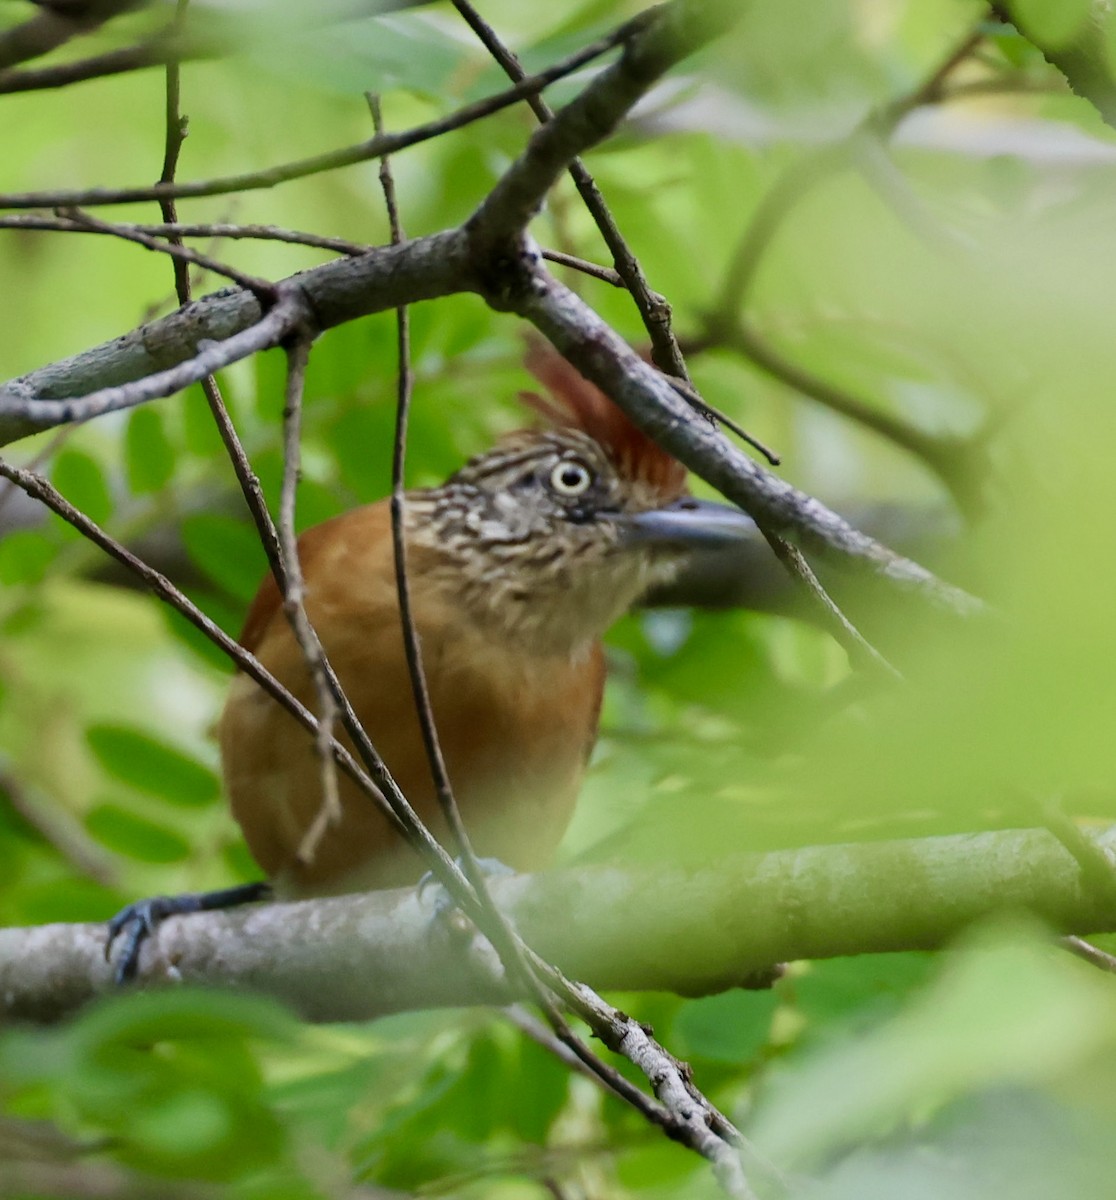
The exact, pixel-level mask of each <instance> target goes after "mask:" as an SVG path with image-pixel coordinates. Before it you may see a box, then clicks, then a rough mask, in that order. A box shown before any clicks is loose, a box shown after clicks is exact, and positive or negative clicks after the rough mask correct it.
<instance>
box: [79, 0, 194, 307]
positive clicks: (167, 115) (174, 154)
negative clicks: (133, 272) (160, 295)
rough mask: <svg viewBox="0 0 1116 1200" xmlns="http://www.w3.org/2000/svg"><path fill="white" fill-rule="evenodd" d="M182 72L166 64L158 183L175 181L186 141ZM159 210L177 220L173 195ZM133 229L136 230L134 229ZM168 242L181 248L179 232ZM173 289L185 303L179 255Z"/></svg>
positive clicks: (179, 11) (181, 13) (182, 8)
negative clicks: (161, 152)
mask: <svg viewBox="0 0 1116 1200" xmlns="http://www.w3.org/2000/svg"><path fill="white" fill-rule="evenodd" d="M189 3H190V0H178V3H177V4H176V5H175V10H174V27H175V28H177V29H181V27H182V23H183V21H184V20H185V17H186V9H187V6H188V5H189ZM181 94H182V91H181V72H180V71H179V67H178V63H177V62H172V63H168V64H167V72H166V102H165V105H164V109H163V119H164V125H165V129H164V134H163V170H162V171H161V172H160V174H159V182H160V183H174V177H175V172H176V171H177V170H178V156H179V154H180V153H181V152H182V143H183V142H184V141H185V140H186V129H187V124H188V122H187V120H186V118H185V117H184V116H183V115H182V112H181V109H180V107H179V102H180V99H181ZM159 211H160V212H161V213H162V214H163V220H164V221H166V222H168V223H170V224H173V223H174V222H175V221H177V220H178V212H177V209H176V207H175V203H174V197H173V196H163V197H161V198H160V200H159ZM82 216H83V218H84V219H83V220H80V221H79V223H80V224H84V225H85V226H86V227H87V228H89V227H91V226H92V227H97V226H99V224H100V223H99V222H94V221H93V220H92V218H90V217H88V216H85V214H82ZM132 232H139V231H137V230H133V231H132ZM168 241H169V242H170V244H171V245H172V246H177V247H178V248H179V249H182V238H181V236H180V235H178V234H171V235H170V236H169V238H168ZM173 263H174V290H175V293H176V294H177V296H178V303H179V304H188V303H189V300H190V264H189V263H188V262H186V261H185V260H184V259H182V258H181V257H179V256H177V255H176V256H174V258H173Z"/></svg>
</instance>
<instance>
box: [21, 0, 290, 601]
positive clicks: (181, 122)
mask: <svg viewBox="0 0 1116 1200" xmlns="http://www.w3.org/2000/svg"><path fill="white" fill-rule="evenodd" d="M188 3H189V0H178V9H177V12H176V20H178V21H180V22H181V21H182V20H183V18H184V16H185V12H186V6H187V4H188ZM165 119H166V133H165V139H164V153H163V170H162V174H161V175H160V177H159V179H160V182H162V183H173V182H174V178H175V172H176V170H177V168H178V158H179V154H180V152H181V150H182V143H183V142H184V141H185V139H186V130H187V126H188V122H187V119H186V117H185V116H183V115H182V112H181V111H180V89H179V70H178V65H177V63H175V64H172V65H170V66H168V67H167V80H166V107H165ZM159 209H160V211H161V212H162V215H163V221H164V224H163V225H161V226H158V225H156V226H151V227H143V226H131V227H129V226H119V225H118V226H114V227H112V228H110V229H108V230H107V231H105V230H102V229H101V228H100V223H98V225H97V226H95V227H93V231H94V232H109V233H113V234H115V233H116V232H117V231H118V230H120V229H126V228H131V229H132V231H133V232H136V233H142V234H146V235H149V236H164V237H166V238H167V239H168V240H169V241H170V242H171V243H172V244H174V245H177V246H181V245H182V237H183V229H182V227H180V226H179V225H178V212H177V207H176V204H175V201H174V198H173V197H172V196H166V197H163V198H162V199H160V201H159ZM12 219H13V220H18V218H12ZM87 220H88V218H87ZM77 228H79V229H84V230H87V231H88V230H90V228H91V227H90V225H89V224H88V223H85V224H79V225H77ZM186 228H189V227H188V226H187V227H186ZM173 261H174V290H175V295H176V296H177V297H178V303H179V305H180V306H182V307H183V308H185V307H186V305H187V304H189V303H190V296H191V284H190V271H189V264H188V263H187V262H186V261H185V260H183V259H182V258H179V257H175V258H174V259H173ZM201 388H202V392H203V394H204V395H205V400H206V403H207V404H208V405H209V411H210V413H211V414H212V415H213V420H214V423H215V424H216V426H217V432H218V433H219V435H220V437H221V441H222V443H223V444H224V447H225V450H226V452H227V453H228V456H229V459H230V461H231V462H232V467H233V472H234V474H235V475H236V478H237V481H238V482H239V484H240V489H241V491H242V492H243V493H244V498H245V502H246V503H247V505H248V510H249V512H250V513H251V514H252V517H253V520H254V521H255V523H256V529H257V532H258V534H259V537H260V542H261V544H262V546H263V549H264V553H265V554H266V555H267V560H268V563H269V564H270V566H271V570H272V574H273V575H274V576H275V582H276V584H277V585H278V587H279V591H280V593H282V592H284V591H285V589H286V573H285V571H284V567H283V562H282V555H281V553H280V550H279V537H278V534H277V533H276V530H275V524H274V522H273V521H272V520H271V517H270V514H269V513H268V512H267V505H266V503H265V502H264V498H263V490H262V489H261V487H260V481H259V478H258V477H257V475H256V473H255V472H254V471H253V470H252V466H251V464H250V463H249V461H248V456H247V455H246V454H245V452H244V447H243V446H242V445H241V442H240V438H239V437H238V436H237V433H236V429H235V428H234V427H233V423H232V418H231V417H230V416H229V410H228V408H227V407H226V405H225V401H224V397H223V396H222V395H221V389H220V387H219V386H218V383H217V377H216V376H215V375H206V376H205V378H204V379H202V381H201ZM261 514H262V516H261Z"/></svg>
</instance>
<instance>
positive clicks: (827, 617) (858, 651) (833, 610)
mask: <svg viewBox="0 0 1116 1200" xmlns="http://www.w3.org/2000/svg"><path fill="white" fill-rule="evenodd" d="M757 525H758V527H759V531H760V533H762V534H763V536H764V537H765V538H766V539H767V544H768V545H769V546H770V547H771V549H772V550H773V551H774V552H775V556H776V557H777V558H778V559H779V561H780V562H781V563H782V564H783V565H784V566H785V567H786V568H787V570H788V571H789V572H790V574H791V576H792V578H794V579H796V580H797V581H798V582H799V583H801V584H802V586H803V588H804V589H805V591H806V593H807V594H808V595H809V596H810V598H811V599H812V600H813V601H814V605H815V607H816V608H817V610H818V611H819V612H820V613H821V614H822V618H823V620H822V625H823V627H824V628H825V629H827V630H828V631H829V633H830V635H831V636H832V637H833V639H834V640H835V641H836V642H837V644H838V645H839V646H841V647H842V649H843V650H844V651H845V653H846V654H847V655H848V656H849V661H850V663H852V665H853V666H854V667H855V666H857V665H859V666H861V667H870V668H872V669H873V670H875V671H877V672H881V671H882V672H883V673H884V674H885V675H886V676H887V677H888V678H890V679H892V680H896V679H902V675H900V673H899V672H898V671H897V670H896V669H895V667H893V666H892V665H891V663H889V662H888V661H887V659H886V658H884V656H883V655H882V654H881V653H880V652H879V651H878V650H877V649H876V647H875V646H873V645H872V643H871V642H870V641H868V639H867V638H866V637H865V636H864V634H862V633H861V632H860V630H859V629H857V627H856V626H855V625H854V624H853V623H852V621H850V620H849V618H848V617H846V616H845V614H844V612H842V610H841V608H840V607H839V605H838V604H837V602H836V601H835V600H834V599H833V597H832V596H830V594H829V593H828V592H827V591H826V590H825V587H824V586H823V585H822V582H821V580H820V579H818V577H817V575H815V574H814V570H813V568H812V567H811V566H810V564H809V563H808V562H807V561H806V556H805V555H804V554H803V553H802V551H801V550H799V548H798V547H797V546H796V545H795V544H794V543H793V542H789V541H787V539H786V538H784V537H780V536H779V535H778V534H777V533H773V532H772V531H771V530H770V529H767V528H765V527H764V526H763V525H762V524H760V523H759V522H757Z"/></svg>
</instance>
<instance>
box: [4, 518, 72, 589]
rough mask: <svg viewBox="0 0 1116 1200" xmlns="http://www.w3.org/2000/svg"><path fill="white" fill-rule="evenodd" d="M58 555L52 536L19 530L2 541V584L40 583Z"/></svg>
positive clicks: (7, 535)
mask: <svg viewBox="0 0 1116 1200" xmlns="http://www.w3.org/2000/svg"><path fill="white" fill-rule="evenodd" d="M57 553H58V547H57V546H56V545H55V544H54V543H53V541H52V540H51V538H50V536H49V534H47V533H46V532H43V531H40V530H37V529H17V530H16V531H15V532H14V533H9V534H5V536H4V537H3V538H0V583H6V584H12V585H14V584H18V583H38V582H39V580H40V579H42V578H43V576H44V575H46V573H47V570H48V569H49V567H50V564H51V563H52V562H53V561H54V557H55V555H56V554H57Z"/></svg>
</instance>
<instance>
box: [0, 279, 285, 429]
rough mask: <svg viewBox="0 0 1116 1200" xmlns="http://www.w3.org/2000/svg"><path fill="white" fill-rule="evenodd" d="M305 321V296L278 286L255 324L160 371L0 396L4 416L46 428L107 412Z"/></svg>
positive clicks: (183, 384)
mask: <svg viewBox="0 0 1116 1200" xmlns="http://www.w3.org/2000/svg"><path fill="white" fill-rule="evenodd" d="M305 320H306V300H305V298H304V297H303V295H302V293H301V290H300V289H299V288H298V287H297V286H294V287H290V286H281V287H280V294H279V299H278V301H277V302H276V304H275V306H274V307H273V308H272V309H271V310H270V311H269V312H267V313H265V314H264V315H263V316H262V317H260V318H259V320H258V321H256V322H255V323H254V324H252V325H249V326H248V327H247V328H246V329H243V330H241V331H240V332H239V333H234V334H233V335H232V336H231V337H228V338H226V339H225V340H224V341H222V342H204V343H200V344H199V347H198V350H197V353H195V354H194V355H192V356H191V357H190V358H187V359H185V360H183V361H182V362H180V363H177V364H176V365H175V366H173V367H168V368H167V369H166V370H165V371H156V372H155V373H154V374H152V375H146V376H144V377H143V378H142V379H137V380H134V381H133V382H131V383H124V384H119V385H116V386H111V387H105V388H99V389H98V390H97V391H95V392H90V393H88V394H87V395H85V396H74V397H71V398H69V399H66V400H39V399H24V398H22V397H20V396H19V395H5V397H4V402H3V411H4V415H5V417H9V418H11V417H16V418H19V419H21V420H23V421H26V422H27V424H28V425H29V426H31V427H32V428H34V427H36V426H38V427H41V428H44V429H49V428H51V427H52V426H54V425H68V424H72V423H74V422H76V421H89V420H92V419H93V418H94V417H99V416H103V415H104V414H105V413H108V412H119V411H120V410H121V409H125V408H134V407H135V406H136V405H137V404H146V403H147V402H148V401H149V400H158V399H160V398H162V397H163V396H170V395H173V394H174V393H175V392H180V391H182V390H183V388H187V387H189V386H190V384H192V383H198V382H200V381H201V380H202V379H204V378H205V377H206V376H207V375H212V374H214V372H216V371H219V370H221V369H222V368H224V367H227V366H229V365H230V363H234V362H239V361H240V360H241V359H244V358H248V357H249V356H250V355H252V354H255V353H256V352H257V351H259V350H267V349H270V348H271V347H272V346H276V345H278V344H279V343H280V342H281V341H282V340H283V338H285V337H286V336H287V335H288V334H289V333H290V332H291V330H292V329H294V328H295V327H297V326H298V325H299V324H301V323H302V322H303V321H305ZM28 432H30V430H29V431H28Z"/></svg>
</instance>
